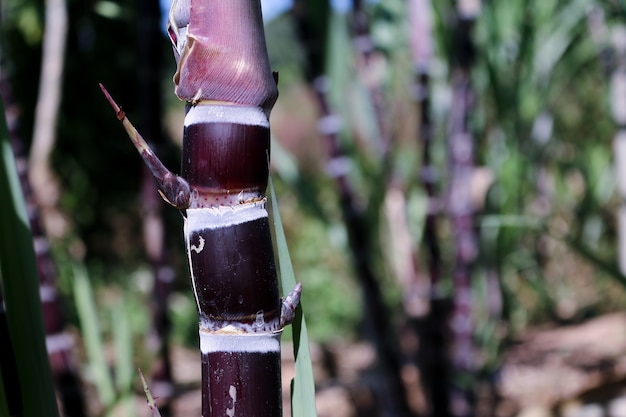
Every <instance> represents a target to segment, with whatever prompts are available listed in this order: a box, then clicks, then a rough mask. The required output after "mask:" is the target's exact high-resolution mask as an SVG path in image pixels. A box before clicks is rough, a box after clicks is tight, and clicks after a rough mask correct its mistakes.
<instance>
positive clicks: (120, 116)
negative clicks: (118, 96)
mask: <svg viewBox="0 0 626 417" xmlns="http://www.w3.org/2000/svg"><path fill="white" fill-rule="evenodd" d="M115 116H116V117H117V120H119V121H120V122H123V121H124V119H126V113H124V110H122V108H121V107H120V109H119V110H118V111H117V112H115Z"/></svg>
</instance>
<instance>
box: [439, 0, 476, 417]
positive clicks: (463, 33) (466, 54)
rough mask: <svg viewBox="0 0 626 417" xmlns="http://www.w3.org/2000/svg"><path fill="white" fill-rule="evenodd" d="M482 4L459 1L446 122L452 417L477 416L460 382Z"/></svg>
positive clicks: (464, 364) (468, 321)
mask: <svg viewBox="0 0 626 417" xmlns="http://www.w3.org/2000/svg"><path fill="white" fill-rule="evenodd" d="M479 8H480V2H475V1H459V2H458V4H457V27H456V34H455V35H456V37H455V48H454V56H453V62H454V63H453V70H452V106H451V109H450V114H449V118H448V169H449V178H450V184H449V189H448V201H447V203H448V204H447V205H448V216H449V218H450V222H451V228H452V233H453V236H454V246H455V249H454V251H455V258H454V261H455V263H454V268H453V271H452V274H453V275H452V280H453V284H454V296H453V310H452V317H451V318H450V331H451V333H452V346H451V356H450V362H451V366H452V374H453V386H452V391H451V398H450V400H451V402H450V413H451V415H453V416H459V417H460V416H472V415H474V393H473V391H472V387H471V386H462V385H461V384H459V383H458V382H459V381H460V380H461V379H462V378H463V376H467V375H469V374H471V373H472V371H473V369H474V366H475V363H474V344H473V341H472V334H473V325H472V305H471V273H472V264H473V262H474V260H475V259H476V256H477V253H478V242H477V239H476V235H475V231H474V212H473V206H472V199H471V194H470V190H471V180H472V176H473V173H474V138H473V135H472V132H471V130H470V127H469V119H470V117H471V114H472V111H473V108H474V91H473V88H472V85H471V70H472V64H473V61H474V55H475V52H474V44H473V41H472V31H471V30H472V27H473V24H474V21H475V19H476V16H477V15H478V13H479Z"/></svg>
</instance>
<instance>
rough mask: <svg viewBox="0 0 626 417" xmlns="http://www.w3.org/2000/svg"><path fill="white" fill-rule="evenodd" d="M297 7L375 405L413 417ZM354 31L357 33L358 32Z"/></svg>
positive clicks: (312, 45)
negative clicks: (375, 370)
mask: <svg viewBox="0 0 626 417" xmlns="http://www.w3.org/2000/svg"><path fill="white" fill-rule="evenodd" d="M301 3H302V2H297V3H296V6H295V7H294V13H295V18H296V19H297V21H298V30H299V36H300V41H301V43H302V44H303V45H304V46H305V52H306V54H307V61H308V62H307V64H308V69H309V71H308V72H307V78H308V81H309V82H310V83H311V85H312V86H313V88H314V92H315V94H316V98H317V102H318V106H319V112H320V119H319V121H318V128H319V131H320V133H321V134H322V136H323V139H324V141H325V145H326V152H327V158H328V159H327V163H326V166H327V173H328V175H330V176H331V177H332V178H333V180H334V181H335V185H336V187H337V191H338V194H339V203H340V207H341V211H342V215H343V219H344V223H345V226H346V230H347V232H348V243H349V246H350V250H351V253H352V258H353V262H354V268H355V272H356V275H357V277H358V279H359V282H360V284H361V288H362V291H363V311H364V318H363V323H364V327H365V332H366V333H367V334H368V336H369V338H370V339H371V341H372V342H373V344H374V346H375V349H376V352H377V362H378V366H379V371H380V373H381V375H382V378H381V381H380V385H378V386H376V389H377V394H378V398H377V400H378V401H379V405H380V408H381V409H382V410H383V412H384V414H385V415H389V416H411V415H412V411H411V409H410V407H409V405H408V402H407V396H406V388H405V386H404V382H403V381H402V378H401V371H402V358H401V354H400V349H399V342H398V341H397V335H396V334H395V332H394V329H393V327H392V324H391V320H390V319H389V317H390V314H389V311H388V308H387V306H386V305H385V302H384V300H383V296H382V291H381V289H380V285H379V280H378V279H377V277H376V275H375V273H374V268H373V266H372V264H371V262H370V252H369V242H370V237H369V228H368V226H367V222H366V219H365V215H364V213H363V211H362V210H360V209H359V208H358V207H357V204H356V202H355V193H354V190H353V188H352V185H351V184H350V181H349V180H348V173H349V172H348V167H349V162H348V161H347V159H346V158H347V157H346V155H345V153H344V151H343V149H342V148H341V145H340V143H339V130H340V126H341V121H340V119H339V116H338V115H337V114H335V113H333V111H332V108H331V106H330V104H329V103H328V99H327V87H328V80H327V79H326V77H325V76H324V74H323V70H324V61H323V59H324V58H323V56H324V53H323V52H324V51H323V47H324V46H323V45H320V42H319V37H317V36H318V35H317V34H315V33H314V32H313V31H312V30H310V29H311V25H309V22H308V21H307V20H306V19H307V16H305V15H303V13H302V12H303V10H305V9H306V7H304V5H303V4H301ZM363 17H364V16H361V17H357V18H356V22H358V21H359V19H361V22H362V19H363ZM365 23H366V22H365ZM357 25H359V23H357ZM358 30H359V31H361V30H362V28H361V29H358ZM365 53H366V55H368V56H369V54H370V53H371V50H365Z"/></svg>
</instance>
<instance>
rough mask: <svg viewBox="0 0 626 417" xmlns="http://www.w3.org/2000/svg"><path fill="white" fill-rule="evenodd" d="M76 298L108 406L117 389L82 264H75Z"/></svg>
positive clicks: (90, 356) (87, 346)
mask: <svg viewBox="0 0 626 417" xmlns="http://www.w3.org/2000/svg"><path fill="white" fill-rule="evenodd" d="M74 300H75V303H76V309H77V310H78V318H79V320H80V327H81V332H82V334H83V339H84V343H85V351H86V352H87V358H88V359H89V365H90V368H91V371H92V372H93V378H94V383H95V385H96V390H97V392H98V396H99V397H100V401H101V402H102V404H103V405H104V406H105V407H107V408H108V407H111V406H112V405H113V403H114V402H115V390H114V388H113V380H112V379H111V375H110V373H109V368H108V365H107V361H106V358H105V355H104V343H103V341H102V333H101V332H100V322H99V320H98V312H97V311H96V303H95V297H94V295H93V289H92V287H91V283H90V282H89V276H88V275H87V271H86V270H85V267H84V266H82V265H75V266H74Z"/></svg>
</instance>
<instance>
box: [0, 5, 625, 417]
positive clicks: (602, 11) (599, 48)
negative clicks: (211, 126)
mask: <svg viewBox="0 0 626 417" xmlns="http://www.w3.org/2000/svg"><path fill="white" fill-rule="evenodd" d="M228 1H231V2H234V1H235V0H179V2H180V3H189V2H191V5H192V6H191V11H192V13H194V5H196V6H197V8H200V7H205V6H206V7H212V6H211V5H215V4H218V3H224V2H228ZM238 1H242V2H243V3H246V4H251V5H252V6H251V7H252V9H254V8H255V7H259V6H258V0H245V1H244V0H238ZM170 3H171V2H170V1H169V0H162V1H161V2H159V0H137V1H128V0H45V1H40V0H0V22H1V23H0V98H1V104H2V106H1V108H2V110H3V111H2V112H0V114H1V115H2V118H0V120H2V122H1V123H0V139H1V140H2V141H1V143H0V156H1V157H2V158H0V168H1V172H0V192H1V195H0V197H1V199H2V200H1V202H0V239H1V240H0V284H1V285H0V417H5V416H6V417H9V416H10V417H14V416H20V417H21V416H25V417H48V416H51V417H56V416H65V417H117V416H119V417H144V416H146V417H147V416H155V415H161V416H164V417H165V416H171V417H194V416H200V415H203V414H202V411H201V409H202V410H203V409H204V406H202V404H203V398H202V397H203V396H204V395H205V394H204V390H203V387H202V385H204V384H205V383H204V382H203V380H204V379H203V378H204V376H201V372H203V371H202V370H201V369H202V368H201V366H200V363H201V352H200V351H199V350H198V346H201V349H205V347H203V346H204V345H203V344H202V343H201V341H200V340H199V333H198V320H199V319H198V317H199V316H198V314H199V311H198V309H199V308H200V309H201V308H202V307H201V306H200V305H199V304H198V303H197V300H195V299H194V294H195V293H196V292H197V290H196V289H195V287H194V289H192V286H191V284H190V278H189V277H190V272H189V265H188V263H189V262H191V252H192V251H193V250H195V251H196V252H198V253H199V252H200V251H201V250H202V248H199V249H198V248H197V247H195V246H192V244H191V243H190V242H188V245H189V247H188V248H187V249H188V253H186V251H185V243H184V239H183V223H185V224H186V217H185V214H184V210H183V211H180V210H177V209H180V207H179V205H177V204H174V203H175V202H173V200H172V199H171V198H169V197H168V196H167V195H163V194H164V193H163V192H162V191H161V190H162V188H160V189H159V191H158V192H157V187H156V186H155V180H154V179H153V177H152V174H151V172H150V171H149V170H148V169H147V168H146V167H145V165H144V163H143V162H142V158H141V157H140V156H139V155H138V153H137V150H136V149H135V148H134V146H133V144H132V143H131V141H129V139H128V137H127V133H126V132H124V128H122V126H121V125H120V121H122V122H123V123H126V122H127V120H130V121H132V123H133V124H134V126H135V127H136V129H137V131H138V132H140V133H141V136H142V137H143V138H145V140H146V141H147V143H148V144H149V146H150V147H151V148H152V150H153V151H154V153H155V154H156V155H157V156H158V158H160V160H161V161H163V164H164V165H165V166H167V167H168V168H169V169H170V170H171V171H172V172H174V173H179V172H180V167H181V158H182V156H181V155H183V154H184V151H183V150H181V149H182V147H183V127H184V128H185V129H187V128H188V123H187V121H186V111H189V108H190V107H193V106H195V105H196V104H197V103H196V101H193V100H187V102H188V105H187V110H186V106H185V103H184V102H183V101H181V99H179V98H178V97H177V96H176V95H175V94H174V83H173V82H172V79H173V77H174V74H175V73H176V80H175V82H176V85H177V86H178V77H179V74H180V71H178V72H177V60H178V59H179V57H178V55H176V53H177V52H176V43H175V42H176V39H175V37H174V35H173V32H175V31H173V29H172V28H171V27H170V28H169V31H168V26H167V20H168V13H170V6H171V4H170ZM260 7H261V9H262V13H263V27H264V31H265V32H264V37H265V44H266V45H267V53H268V56H269V65H270V67H271V70H272V71H274V72H275V73H274V79H275V80H276V82H277V86H278V90H279V96H278V99H277V101H276V104H275V105H274V107H273V110H272V111H271V117H270V119H269V120H270V126H271V137H270V138H271V139H270V141H271V142H270V143H271V159H270V160H269V162H268V163H269V173H270V182H269V184H270V186H269V187H268V190H267V206H268V208H267V210H268V212H269V216H270V220H271V221H272V225H273V226H272V242H273V248H274V250H275V252H276V253H277V255H276V257H277V261H276V264H277V269H278V272H279V275H280V277H281V280H282V284H281V285H282V287H281V295H282V297H283V304H282V306H283V309H285V305H286V304H285V303H287V305H288V307H292V310H293V311H291V312H290V311H289V309H287V310H288V311H287V316H289V318H290V319H291V316H293V315H295V317H296V319H295V320H294V325H293V327H285V331H284V334H283V336H282V339H281V345H282V350H281V353H280V354H281V359H280V362H281V367H282V370H281V372H282V415H284V416H294V417H301V416H311V417H313V416H316V415H317V416H319V417H357V416H358V417H361V416H365V417H369V416H372V417H374V416H384V417H470V416H481V417H482V416H485V417H489V416H494V417H509V416H524V417H552V416H554V417H626V0H603V1H597V0H569V1H564V0H507V1H496V0H367V1H364V0H352V1H349V0H334V1H330V2H329V1H326V0H284V1H281V0H261V1H260ZM175 9H176V8H175V7H172V13H174V12H175ZM216 10H219V7H217V8H216ZM254 10H255V9H254ZM169 18H170V22H171V21H172V17H171V16H170V17H169ZM187 19H189V17H187ZM193 19H194V17H193V15H192V21H193ZM219 19H220V18H219V17H218V18H216V20H215V21H217V22H219V21H220V20H219ZM226 26H227V25H226ZM234 26H236V27H237V28H239V26H244V24H243V23H241V24H237V23H236V24H235V25H234ZM174 29H176V30H178V29H179V28H178V27H174ZM181 33H182V35H181ZM252 33H256V35H255V36H258V38H255V41H258V43H259V45H263V31H260V32H252ZM259 33H260V34H259ZM176 35H178V36H184V33H183V32H178V33H176ZM168 36H169V38H168ZM251 36H252V35H251ZM170 39H172V41H173V42H174V50H175V55H176V60H175V59H174V56H173V55H172V43H171V42H170ZM189 39H191V38H189ZM250 39H252V38H250ZM259 39H260V40H259ZM218 40H219V41H220V42H221V41H222V39H218ZM187 42H190V41H187ZM226 44H228V42H227V41H226ZM183 46H184V44H183ZM220 47H221V46H220ZM216 49H218V47H216ZM216 54H217V53H216ZM215 56H216V55H210V54H209V56H208V57H207V58H206V59H207V60H208V61H210V60H211V59H215ZM180 59H181V62H182V61H184V60H185V56H183V58H180ZM208 61H207V62H208ZM179 65H181V64H179ZM233 65H234V66H235V67H237V68H239V70H241V71H245V70H246V68H247V67H246V66H247V65H248V63H247V62H244V61H242V62H237V63H234V64H233ZM224 66H225V67H226V66H228V65H224ZM99 83H102V85H104V86H106V90H104V91H105V92H106V91H108V93H110V95H111V96H113V97H115V100H116V101H117V103H118V104H119V105H120V106H121V108H122V109H123V111H122V110H120V109H119V108H116V107H115V105H114V109H115V110H116V113H117V117H116V114H115V113H114V112H112V110H111V105H110V104H109V103H108V102H107V99H106V98H105V97H104V96H103V94H102V90H101V88H100V86H99ZM103 89H104V88H103ZM108 93H107V94H108ZM107 97H108V98H109V99H110V100H112V99H111V98H110V96H107ZM194 100H195V99H194ZM270 101H271V100H270ZM218 104H219V103H218ZM269 109H271V103H270V104H269V107H268V108H264V111H265V112H266V114H269ZM126 117H127V118H128V119H126ZM116 118H117V119H118V120H116ZM124 127H125V128H126V129H127V132H129V133H128V134H129V135H130V136H131V138H132V135H133V133H132V131H130V130H129V128H128V126H127V125H126V124H125V125H124ZM224 146H225V145H224ZM142 156H143V157H145V156H144V155H142ZM244 156H245V155H242V156H241V158H240V159H238V160H237V161H236V165H237V167H234V168H233V169H232V171H236V170H241V171H246V170H247V167H248V166H252V165H251V164H252V163H251V162H249V161H248V160H247V159H246V157H244ZM268 158H269V155H268ZM183 159H184V158H183ZM183 162H184V161H183ZM257 165H258V164H257ZM261 165H263V164H261ZM253 169H256V168H250V170H253ZM229 172H230V171H229ZM224 175H226V173H225V174H224ZM158 181H159V179H158V178H157V182H158ZM261 183H262V184H263V186H264V185H265V183H264V182H263V181H261ZM194 192H195V191H194ZM159 193H161V195H162V196H163V197H164V198H165V199H166V200H167V201H168V202H170V203H171V204H172V205H174V206H176V208H174V207H171V206H170V205H168V204H166V203H165V202H164V201H163V199H162V198H161V196H160V195H159ZM242 193H243V191H242ZM192 194H193V193H192ZM242 195H243V194H242ZM261 195H262V196H265V194H264V191H263V190H261ZM192 198H193V195H192ZM232 198H235V197H232ZM240 198H241V199H243V197H240ZM263 198H264V197H263ZM263 198H262V199H263ZM242 201H243V200H242ZM263 201H265V200H264V199H263ZM259 204H260V203H259ZM181 213H182V214H183V215H182V216H181ZM185 227H186V226H185ZM185 230H187V229H186V228H185ZM185 233H187V231H185ZM200 239H202V240H201V242H200V243H201V244H202V247H204V242H205V241H204V239H203V238H202V237H200ZM213 245H216V246H219V242H218V243H213ZM250 246H251V247H252V246H254V245H250ZM259 246H260V244H259ZM287 247H288V250H287ZM251 250H252V249H251ZM255 250H256V249H255ZM252 251H253V253H254V250H252ZM226 252H227V251H226ZM220 253H221V252H220ZM268 253H270V257H271V253H272V250H271V248H270V250H269V252H268ZM227 256H228V257H229V258H230V255H227ZM237 256H239V255H238V253H237V254H235V255H233V257H234V258H236V257H237ZM216 257H218V255H216ZM278 258H280V259H278ZM291 269H293V272H291ZM257 272H258V271H257ZM191 276H192V280H194V275H193V274H192V275H191ZM294 277H295V281H297V282H299V283H301V284H302V293H301V306H302V307H301V308H300V307H297V310H296V304H297V296H299V292H298V291H299V289H298V288H299V287H297V288H296V290H294V291H295V292H293V293H288V291H289V290H290V288H293V287H294V285H295V284H293V285H292V284H291V281H292V280H293V278H294ZM194 284H195V282H194ZM288 294H289V295H288ZM195 295H196V296H197V294H195ZM293 297H296V302H294V303H293V305H291V304H290V303H291V302H292V301H293ZM285 300H286V301H285ZM239 303H240V304H242V301H241V299H240V300H239ZM290 313H292V314H290ZM282 314H283V315H285V311H284V310H283V312H282ZM302 317H304V318H305V319H306V324H305V322H304V320H303V319H302ZM280 320H281V321H280V326H281V329H282V326H283V324H285V325H286V324H288V322H289V321H290V320H287V321H286V322H285V323H283V316H281V318H280ZM261 321H263V316H261ZM303 346H304V349H303ZM307 346H308V349H309V350H307V349H306V347H307ZM294 352H295V354H294ZM205 353H206V351H205V350H202V354H203V355H204V354H205ZM202 361H204V357H203V359H202ZM309 379H310V381H312V382H313V383H314V387H315V389H313V384H308V385H307V381H308V380H309ZM292 380H293V381H292ZM299 384H301V385H299ZM299 387H300V388H299ZM231 388H232V387H231ZM236 392H237V391H236V390H235V391H232V390H231V391H229V392H224V393H223V395H224V396H225V398H226V399H228V400H229V401H230V399H231V398H232V409H231V408H228V409H226V415H227V416H229V417H233V416H241V417H250V416H247V415H245V414H243V413H241V414H240V412H238V411H237V410H238V409H236V408H235V403H236V401H237V398H236V395H235V394H234V393H236ZM257 401H261V402H263V401H264V399H263V398H257ZM201 406H202V408H201ZM157 408H158V410H157ZM278 409H280V407H278ZM159 413H160V414H159ZM213 415H215V416H217V415H220V416H221V415H224V413H223V411H222V412H221V414H219V413H218V412H214V413H213V412H212V413H211V416H213ZM204 416H205V417H209V416H208V415H206V414H204ZM265 417H274V416H265Z"/></svg>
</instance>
